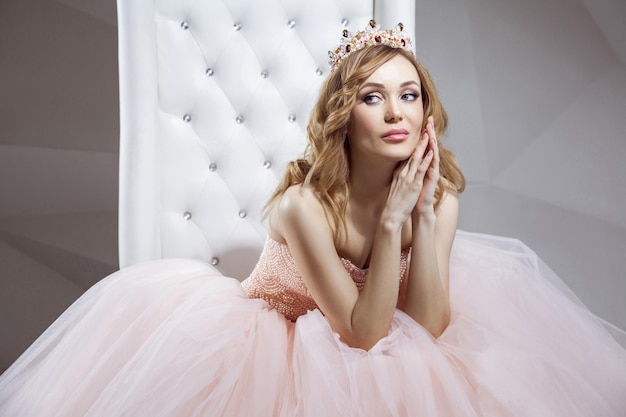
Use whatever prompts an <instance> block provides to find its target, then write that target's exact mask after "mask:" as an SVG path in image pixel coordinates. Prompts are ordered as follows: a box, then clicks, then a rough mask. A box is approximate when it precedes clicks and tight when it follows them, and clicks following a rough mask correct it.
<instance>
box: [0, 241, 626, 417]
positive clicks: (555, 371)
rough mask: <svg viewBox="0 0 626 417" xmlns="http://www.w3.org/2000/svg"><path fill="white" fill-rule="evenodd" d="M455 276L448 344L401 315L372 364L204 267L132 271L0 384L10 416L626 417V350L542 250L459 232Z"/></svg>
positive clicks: (309, 318) (315, 322)
mask: <svg viewBox="0 0 626 417" xmlns="http://www.w3.org/2000/svg"><path fill="white" fill-rule="evenodd" d="M450 274H451V275H450V291H451V305H452V310H453V311H452V321H451V323H450V326H449V327H448V328H447V330H446V331H445V332H444V333H443V334H442V335H441V336H440V337H439V338H438V339H435V338H433V337H432V336H431V335H430V334H429V333H428V332H427V331H425V330H424V329H423V328H422V327H421V326H419V325H418V324H417V323H415V322H414V321H413V320H412V319H411V318H410V317H408V316H407V315H406V314H404V313H403V312H401V311H396V313H395V315H394V320H393V323H392V328H391V330H390V332H389V334H388V336H386V337H385V338H383V339H381V340H380V341H379V342H378V343H377V344H376V345H375V346H374V347H373V348H372V349H371V350H369V351H367V352H366V351H364V350H361V349H356V348H351V347H349V346H347V345H346V344H345V343H343V342H342V341H341V339H340V337H339V335H338V334H337V333H336V332H334V331H333V329H332V328H331V326H330V325H329V323H328V322H327V321H326V320H325V318H324V317H323V315H322V314H321V313H320V312H319V311H317V310H314V311H311V312H309V313H308V314H306V315H304V316H302V317H300V318H299V319H298V320H297V321H296V323H292V322H290V321H288V320H286V319H285V318H284V317H283V316H281V315H280V314H279V313H277V312H276V311H275V310H272V309H271V308H270V307H269V306H268V304H267V303H266V302H264V301H262V300H257V299H248V298H247V297H246V296H245V294H244V292H243V290H242V288H241V284H240V283H239V282H238V281H237V280H235V279H231V278H225V277H222V276H221V275H220V274H219V273H218V272H217V271H215V270H214V269H213V268H212V267H210V266H208V265H206V264H204V263H202V262H196V261H188V260H163V261H156V262H150V263H146V264H142V265H137V266H134V267H130V268H127V269H124V270H122V271H119V272H117V273H115V274H113V275H111V276H109V277H107V278H105V279H104V280H102V281H101V282H100V283H98V284H97V285H96V286H94V287H93V288H92V289H90V290H89V291H88V292H87V293H85V295H84V296H83V297H81V298H80V299H79V300H78V301H77V302H76V303H75V304H73V305H72V306H71V307H70V308H69V309H68V310H67V311H66V312H65V313H64V314H63V315H62V316H61V317H60V318H59V319H58V320H57V321H56V322H55V323H54V324H53V325H52V326H51V327H50V328H49V329H48V330H47V331H46V332H45V333H44V334H43V335H42V336H41V337H40V338H39V339H38V340H37V341H36V342H35V343H34V344H33V345H32V346H31V347H30V348H29V349H28V350H27V351H26V352H25V353H24V354H23V355H22V357H21V358H20V359H19V360H18V361H17V362H16V363H15V364H14V365H13V366H12V367H11V368H9V369H8V370H7V371H6V372H5V373H4V374H3V375H2V376H1V377H0V415H2V416H3V417H4V416H6V417H11V416H15V417H18V416H19V417H27V416H46V417H50V416H106V417H116V416H134V417H137V416H150V417H158V416H177V417H180V416H229V417H230V416H290V417H293V416H315V417H319V416H376V417H382V416H423V417H431V416H432V417H435V416H437V417H442V416H450V417H465V416H468V417H469V416H481V417H492V416H493V417H496V416H497V417H508V416H515V417H519V416H563V417H565V416H567V417H575V416H581V417H582V416H584V417H592V416H602V417H607V416H613V417H620V416H624V415H626V395H624V394H626V351H625V350H624V348H622V347H621V346H620V345H619V344H618V343H617V342H616V341H615V339H614V338H613V337H612V336H611V335H610V334H609V332H608V331H607V330H606V328H605V327H604V326H603V324H602V322H601V321H600V320H598V319H597V318H595V317H594V316H593V315H592V314H591V313H589V312H588V311H587V310H586V309H585V308H584V306H582V305H581V304H580V303H579V302H578V301H577V300H576V299H575V297H573V295H572V294H571V293H570V292H569V291H568V290H567V288H566V287H564V286H563V284H562V283H561V282H560V280H559V279H558V278H557V277H556V276H555V275H554V274H553V272H552V271H550V270H549V268H547V267H546V266H545V265H544V264H543V263H542V262H541V260H539V259H538V258H537V257H536V255H535V254H534V253H533V252H532V251H530V250H529V249H528V248H526V247H525V246H524V245H523V244H521V243H520V242H518V241H516V240H512V239H503V238H497V237H493V236H487V235H476V234H469V233H464V232H459V233H458V234H457V240H456V241H455V245H454V248H453V255H452V260H451V272H450Z"/></svg>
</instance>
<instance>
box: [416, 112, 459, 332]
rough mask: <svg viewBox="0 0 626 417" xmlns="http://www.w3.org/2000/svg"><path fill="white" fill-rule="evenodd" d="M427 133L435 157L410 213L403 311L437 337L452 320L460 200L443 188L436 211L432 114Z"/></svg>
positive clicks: (436, 163)
mask: <svg viewBox="0 0 626 417" xmlns="http://www.w3.org/2000/svg"><path fill="white" fill-rule="evenodd" d="M425 136H427V137H428V138H429V147H430V149H431V150H432V151H433V153H434V157H433V159H432V163H431V165H430V167H429V168H428V172H427V173H426V175H425V176H424V185H423V188H422V193H421V194H420V196H419V199H418V200H417V204H416V205H415V208H414V210H413V212H412V214H411V231H412V236H411V239H412V241H411V245H412V246H411V247H412V249H411V264H410V266H409V280H408V283H407V296H406V303H405V305H404V311H405V312H406V313H407V314H408V315H410V316H411V317H412V318H413V319H414V320H415V321H417V322H418V323H420V324H421V325H422V326H424V328H426V329H427V330H428V331H429V332H430V333H431V334H432V335H433V336H434V337H439V336H440V335H441V333H443V331H444V330H445V329H446V327H447V326H448V324H449V323H450V296H449V263H450V251H451V250H452V243H453V242H454V236H455V234H456V226H457V221H458V212H459V200H458V197H457V195H456V194H451V193H447V192H444V193H443V195H442V197H441V202H440V204H439V207H438V209H437V212H436V213H435V209H434V193H435V189H436V187H437V183H438V182H439V147H438V146H437V138H436V135H435V129H434V120H433V118H432V116H431V117H430V118H429V120H428V123H427V124H426V132H425ZM444 181H445V180H444Z"/></svg>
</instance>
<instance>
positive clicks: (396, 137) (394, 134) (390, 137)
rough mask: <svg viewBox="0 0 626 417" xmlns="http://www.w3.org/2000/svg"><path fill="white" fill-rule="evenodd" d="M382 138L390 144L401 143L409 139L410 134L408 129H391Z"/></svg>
mask: <svg viewBox="0 0 626 417" xmlns="http://www.w3.org/2000/svg"><path fill="white" fill-rule="evenodd" d="M382 137H383V139H384V140H386V141H388V142H401V141H403V140H406V139H407V138H408V137H409V132H408V131H407V130H406V129H391V130H389V131H388V132H386V133H385V134H384V135H383V136H382Z"/></svg>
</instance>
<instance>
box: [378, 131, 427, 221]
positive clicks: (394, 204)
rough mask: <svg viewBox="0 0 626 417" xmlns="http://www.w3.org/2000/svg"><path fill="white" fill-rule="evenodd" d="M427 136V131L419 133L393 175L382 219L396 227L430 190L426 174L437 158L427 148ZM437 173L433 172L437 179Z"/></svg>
mask: <svg viewBox="0 0 626 417" xmlns="http://www.w3.org/2000/svg"><path fill="white" fill-rule="evenodd" d="M433 131H434V130H433ZM431 136H432V135H431V134H429V132H428V131H425V132H423V133H422V136H421V137H420V140H419V142H418V144H417V146H416V147H415V150H414V151H413V153H412V154H411V156H410V157H409V158H408V159H407V160H406V161H404V162H403V163H402V164H401V165H399V166H398V168H396V170H395V172H394V175H393V180H392V182H391V188H390V190H389V195H388V197H387V205H386V207H385V212H384V213H383V215H384V216H387V217H386V218H387V219H389V220H391V221H392V222H393V224H394V225H396V226H398V227H401V226H402V224H404V221H405V220H406V219H407V218H408V217H409V216H410V215H411V214H412V213H413V212H414V211H415V210H416V208H417V206H418V205H419V204H420V199H424V198H423V197H422V195H424V194H428V193H429V191H426V192H425V187H426V186H428V187H429V189H430V188H432V187H431V185H430V182H431V180H430V179H429V171H431V167H432V165H433V158H434V157H435V156H437V157H438V155H436V153H435V152H436V150H433V146H432V145H431V142H432V140H431V139H430V138H431ZM437 165H438V162H437ZM438 172H439V171H438V170H437V175H438ZM431 200H433V198H432V197H431ZM431 204H432V203H431ZM422 205H424V203H422Z"/></svg>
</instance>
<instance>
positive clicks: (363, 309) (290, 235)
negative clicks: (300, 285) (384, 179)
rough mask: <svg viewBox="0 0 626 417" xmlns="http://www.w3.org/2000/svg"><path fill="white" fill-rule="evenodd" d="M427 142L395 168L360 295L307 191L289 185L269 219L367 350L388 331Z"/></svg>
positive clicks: (346, 334)
mask: <svg viewBox="0 0 626 417" xmlns="http://www.w3.org/2000/svg"><path fill="white" fill-rule="evenodd" d="M428 143H429V142H428V140H426V139H422V140H420V142H419V144H418V146H417V147H416V149H415V151H414V152H413V154H412V155H411V157H410V158H409V159H408V161H406V163H404V164H403V165H402V166H400V167H399V168H398V169H396V171H395V172H394V175H393V180H392V183H391V187H390V190H389V193H388V196H387V200H386V203H385V207H384V209H383V211H382V214H381V216H380V218H379V219H378V223H377V224H376V229H375V234H374V241H373V244H372V251H371V257H370V264H369V270H368V274H367V280H366V282H365V285H364V288H363V291H361V292H360V293H359V291H358V290H357V288H356V285H354V282H353V281H352V278H351V277H350V275H349V274H348V273H347V271H346V270H345V268H344V267H343V264H342V263H341V260H340V259H339V257H338V255H337V251H336V248H335V244H334V239H333V231H332V228H331V227H330V225H329V223H328V220H327V217H326V214H325V211H324V209H323V207H322V205H321V203H320V202H319V201H318V199H317V198H316V196H315V194H314V193H313V192H312V191H311V190H310V189H307V188H306V187H301V186H292V187H291V188H289V189H288V190H287V191H286V192H285V194H284V195H283V197H282V199H281V201H280V203H279V204H278V207H277V209H276V210H275V213H276V215H275V216H272V217H271V219H270V220H271V225H272V227H276V229H277V230H276V231H277V232H278V234H280V235H281V236H282V237H284V239H285V240H286V241H287V245H288V246H289V249H290V251H291V254H292V256H293V257H294V260H295V261H296V264H297V266H298V269H299V271H300V274H301V275H302V278H303V279H304V282H305V284H306V285H307V288H308V289H309V291H310V292H311V295H312V296H313V299H314V300H315V302H316V303H317V305H318V306H319V308H320V310H321V311H322V312H323V313H324V314H325V315H326V318H327V319H328V321H329V322H330V323H331V325H332V326H333V327H334V328H335V330H336V331H337V332H338V333H339V334H340V335H341V337H342V339H343V340H344V341H345V342H346V343H348V344H349V345H350V346H353V347H360V348H363V349H370V348H371V347H372V346H374V344H376V342H378V340H380V339H381V338H383V337H384V336H386V335H387V333H388V332H389V327H390V325H391V320H392V318H393V313H394V311H395V308H396V305H397V302H398V291H399V285H400V284H399V279H398V274H399V271H400V252H401V244H402V226H403V225H404V224H405V222H406V221H407V219H408V218H409V217H410V216H411V213H412V212H413V210H414V208H415V205H416V202H417V200H418V198H419V196H420V194H421V191H422V184H423V179H424V176H425V175H426V171H427V170H428V167H429V166H430V165H431V163H432V159H433V152H429V153H427V154H426V155H425V151H426V148H427V147H428Z"/></svg>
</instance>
